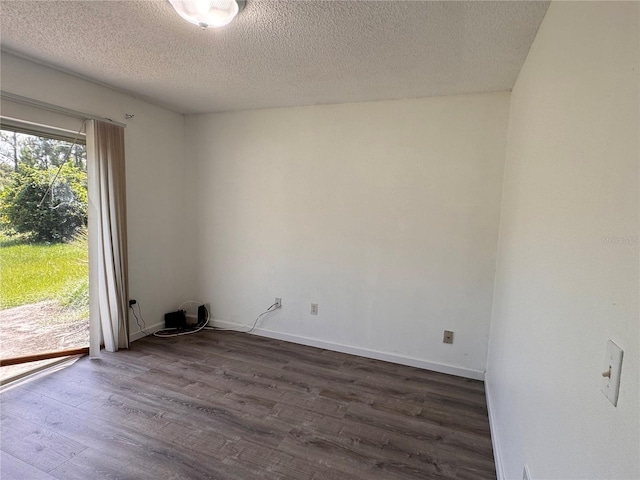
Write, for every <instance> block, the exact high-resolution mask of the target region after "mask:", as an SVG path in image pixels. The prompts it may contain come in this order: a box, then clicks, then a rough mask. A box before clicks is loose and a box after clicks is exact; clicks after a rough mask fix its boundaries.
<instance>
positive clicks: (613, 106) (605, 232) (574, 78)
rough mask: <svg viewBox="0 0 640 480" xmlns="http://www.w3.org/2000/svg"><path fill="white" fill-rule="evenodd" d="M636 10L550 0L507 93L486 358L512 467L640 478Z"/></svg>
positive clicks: (499, 431) (495, 413) (507, 468)
mask: <svg viewBox="0 0 640 480" xmlns="http://www.w3.org/2000/svg"><path fill="white" fill-rule="evenodd" d="M639 8H640V4H639V3H637V2H630V3H613V2H593V3H591V2H585V3H582V2H553V3H552V4H551V6H550V8H549V10H548V12H547V15H546V17H545V19H544V21H543V23H542V25H541V27H540V30H539V32H538V35H537V37H536V39H535V42H534V44H533V46H532V48H531V50H530V52H529V55H528V58H527V60H526V62H525V64H524V67H523V69H522V71H521V73H520V76H519V78H518V81H517V83H516V86H515V88H514V90H513V92H512V98H511V111H510V119H509V133H508V148H507V161H506V169H505V180H504V196H503V207H502V218H501V228H500V246H499V260H498V271H497V275H496V288H495V300H494V313H493V320H492V327H491V339H490V348H489V360H488V369H487V389H488V393H489V399H490V408H491V414H492V426H493V435H494V440H496V441H497V443H498V445H499V455H500V457H501V466H502V467H503V472H504V476H505V477H506V478H513V479H520V478H522V470H523V464H524V463H525V462H526V463H527V464H528V465H529V468H530V471H531V478H532V479H571V478H575V479H587V478H598V479H604V478H606V479H614V478H625V479H638V478H640V466H639V457H640V455H639V452H640V442H639V436H640V425H639V421H638V416H639V414H640V404H639V394H640V387H639V384H638V379H639V370H638V359H639V351H638V336H639V331H638V324H639V312H638V288H639V283H638V261H639V255H638V173H639V170H638V161H639V150H638V133H639V124H638V107H639V97H638V88H639V77H638V72H639V71H640V70H639V68H638V58H639V53H640V52H639V51H638V25H639V20H640V18H639V15H638V11H639ZM608 339H612V340H613V341H615V342H616V343H618V345H620V346H621V347H622V348H623V349H624V363H623V367H622V384H621V388H620V398H619V401H618V406H617V408H615V407H614V406H613V405H612V404H611V403H609V401H608V400H607V399H606V398H605V396H604V395H603V394H602V393H601V392H600V381H601V376H600V373H601V372H602V371H604V370H606V368H605V366H604V355H605V346H606V342H607V340H608Z"/></svg>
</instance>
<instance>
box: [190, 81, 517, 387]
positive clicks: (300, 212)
mask: <svg viewBox="0 0 640 480" xmlns="http://www.w3.org/2000/svg"><path fill="white" fill-rule="evenodd" d="M508 103H509V94H508V93H498V94H484V95H464V96H456V97H438V98H429V99H417V100H405V101H391V102H377V103H361V104H347V105H332V106H314V107H301V108H285V109H273V110H260V111H248V112H238V113H227V114H211V115H198V116H188V117H187V120H186V144H187V150H188V155H187V156H188V157H189V159H190V160H191V161H193V165H192V168H193V171H192V172H191V173H190V175H189V176H190V177H191V182H192V183H191V184H192V187H193V191H194V192H197V193H196V196H197V201H196V202H195V203H196V209H195V212H196V214H197V224H198V226H199V228H198V229H197V235H196V237H197V238H198V241H199V243H198V246H197V250H196V251H197V258H198V259H199V262H200V265H199V268H198V271H199V272H200V275H199V277H198V288H199V289H200V290H199V292H200V297H201V298H202V299H204V300H206V301H208V302H211V305H212V311H213V315H214V317H215V318H216V319H217V320H219V321H226V322H234V323H241V324H252V323H253V321H254V319H255V317H256V315H257V314H258V313H260V312H262V311H263V310H264V309H265V308H266V307H268V306H269V305H270V304H271V303H272V302H273V300H274V297H282V299H283V305H284V307H283V308H282V310H280V311H278V312H276V313H274V314H272V315H270V316H266V317H264V318H263V320H262V321H261V323H260V324H259V327H260V328H261V329H262V330H259V331H260V332H261V333H266V334H268V335H272V336H279V337H280V338H286V339H290V340H295V341H302V342H305V343H312V344H316V345H323V346H328V347H330V348H338V349H342V350H346V351H353V352H357V353H360V354H364V355H371V356H378V357H379V358H387V359H391V360H395V361H400V362H404V363H409V364H414V365H421V366H427V367H431V368H435V369H440V370H442V369H443V366H452V367H454V368H452V369H448V368H446V367H444V370H445V371H451V372H453V373H458V374H462V375H469V376H473V377H476V378H482V376H483V371H484V367H485V362H486V341H487V338H488V330H489V321H490V314H491V301H492V290H493V280H494V269H495V255H496V248H497V232H498V222H499V208H500V207H499V205H500V195H501V182H502V172H503V164H504V151H505V136H506V121H507V115H508ZM311 302H317V303H318V304H319V314H318V316H311V315H310V314H309V309H310V303H311ZM444 329H450V330H454V331H455V342H454V344H453V345H444V344H443V343H442V335H443V330H444Z"/></svg>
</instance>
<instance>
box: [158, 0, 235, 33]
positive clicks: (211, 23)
mask: <svg viewBox="0 0 640 480" xmlns="http://www.w3.org/2000/svg"><path fill="white" fill-rule="evenodd" d="M169 3H170V4H171V6H173V8H174V10H175V11H176V12H178V15H180V16H181V17H182V18H184V19H185V20H186V21H187V22H190V23H193V24H194V25H198V26H199V27H202V28H207V27H223V26H225V25H226V24H228V23H229V22H231V20H233V19H234V17H235V16H236V15H237V14H238V11H239V10H240V8H239V7H238V2H236V0H169Z"/></svg>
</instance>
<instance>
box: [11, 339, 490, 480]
mask: <svg viewBox="0 0 640 480" xmlns="http://www.w3.org/2000/svg"><path fill="white" fill-rule="evenodd" d="M1 402H2V404H1V407H2V408H1V414H0V422H1V425H2V431H1V433H0V440H1V443H0V450H1V453H2V457H1V458H0V462H1V463H0V468H1V475H0V476H1V478H2V479H3V480H10V479H19V480H39V479H48V480H51V479H65V480H66V479H78V480H88V479H110V480H113V479H163V480H167V479H207V478H212V479H230V480H235V479H238V480H249V479H267V480H276V479H295V480H339V479H340V480H341V479H348V480H372V479H381V480H404V479H406V480H409V479H453V478H456V479H485V478H496V473H495V468H494V463H493V452H492V447H491V438H490V434H489V423H488V419H487V408H486V403H485V396H484V386H483V384H482V382H479V381H475V380H467V379H463V378H459V377H454V376H450V375H444V374H440V373H435V372H430V371H426V370H420V369H417V368H412V367H405V366H400V365H395V364H391V363H386V362H381V361H377V360H370V359H366V358H361V357H355V356H351V355H345V354H341V353H336V352H331V351H328V350H321V349H316V348H312V347H306V346H302V345H296V344H292V343H287V342H282V341H278V340H272V339H267V338H262V337H258V336H253V335H247V334H241V333H234V332H217V331H216V332H213V331H204V332H200V333H198V334H195V335H187V336H184V337H177V338H168V339H167V338H165V339H160V338H155V337H147V338H145V339H142V340H139V341H137V342H135V343H133V344H132V348H131V349H130V350H124V351H120V352H118V353H116V354H108V353H103V355H102V357H101V358H100V359H98V360H90V359H88V358H83V359H81V360H79V361H78V362H76V363H75V364H74V365H72V366H71V367H68V368H66V369H64V370H61V371H58V372H56V373H53V374H51V375H49V376H46V377H44V378H40V379H36V380H34V381H32V382H29V383H27V384H24V385H21V386H19V387H16V388H13V389H11V390H9V391H7V392H4V393H3V394H2V395H1Z"/></svg>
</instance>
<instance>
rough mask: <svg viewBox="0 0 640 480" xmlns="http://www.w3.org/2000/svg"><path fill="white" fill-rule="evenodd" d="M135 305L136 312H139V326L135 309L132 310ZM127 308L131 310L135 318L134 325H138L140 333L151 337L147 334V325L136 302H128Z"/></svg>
mask: <svg viewBox="0 0 640 480" xmlns="http://www.w3.org/2000/svg"><path fill="white" fill-rule="evenodd" d="M135 305H138V312H140V318H141V319H142V325H140V318H138V315H136V309H135V308H134V307H135ZM129 308H130V309H131V312H132V313H133V316H134V317H135V318H136V323H137V324H138V328H139V329H140V331H141V332H142V333H144V334H145V335H151V334H150V333H149V332H147V324H146V323H145V322H144V317H143V316H142V309H141V308H140V304H139V303H138V302H137V301H136V300H129Z"/></svg>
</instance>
